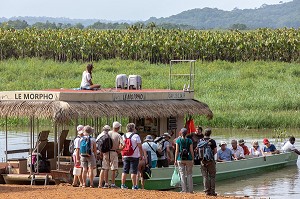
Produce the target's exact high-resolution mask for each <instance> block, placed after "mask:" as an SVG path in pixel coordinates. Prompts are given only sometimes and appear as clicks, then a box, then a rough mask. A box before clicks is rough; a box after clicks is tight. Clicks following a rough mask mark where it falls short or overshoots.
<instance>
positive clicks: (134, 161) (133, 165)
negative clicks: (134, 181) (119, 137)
mask: <svg viewBox="0 0 300 199" xmlns="http://www.w3.org/2000/svg"><path fill="white" fill-rule="evenodd" d="M138 166H139V158H133V157H126V158H124V159H123V173H126V174H129V170H130V173H131V174H137V172H138Z"/></svg>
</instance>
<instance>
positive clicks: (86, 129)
mask: <svg viewBox="0 0 300 199" xmlns="http://www.w3.org/2000/svg"><path fill="white" fill-rule="evenodd" d="M120 128H121V124H120V123H119V122H117V121H115V122H113V124H112V129H111V128H110V126H108V125H105V126H104V127H103V129H102V132H101V133H100V134H99V135H98V136H97V138H96V139H95V138H93V137H92V136H91V135H92V134H93V133H94V129H93V128H92V127H90V126H88V125H87V126H83V125H78V126H77V132H78V136H77V137H76V138H75V139H74V142H73V143H74V152H73V160H74V168H82V172H81V173H80V175H75V176H74V180H73V186H80V187H86V180H87V178H89V181H90V182H93V181H94V176H95V174H96V173H97V170H96V169H97V168H96V167H97V165H96V161H97V160H100V161H101V171H100V175H99V186H98V187H99V188H122V189H128V187H127V186H126V184H125V182H126V177H127V175H128V174H129V173H130V174H131V179H132V189H138V179H139V177H140V178H141V186H142V188H144V178H143V177H142V175H140V174H141V173H142V171H143V170H144V169H145V167H149V168H155V167H168V166H169V163H170V160H171V152H170V142H169V141H168V140H169V139H170V138H171V135H170V134H169V133H164V134H163V135H162V136H161V137H157V138H156V140H154V139H153V137H152V136H151V135H147V136H146V137H145V139H144V143H142V140H141V138H140V136H139V135H138V134H136V128H135V124H134V123H129V124H127V126H126V133H124V134H123V135H121V134H120V132H119V131H120ZM119 154H121V155H122V162H123V173H122V177H121V187H117V186H116V184H115V176H116V171H117V169H118V165H119ZM109 170H111V180H110V182H111V183H110V184H109V180H108V174H109V172H108V171H109ZM90 187H93V183H90Z"/></svg>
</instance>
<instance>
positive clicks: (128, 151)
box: [122, 133, 137, 156]
mask: <svg viewBox="0 0 300 199" xmlns="http://www.w3.org/2000/svg"><path fill="white" fill-rule="evenodd" d="M133 135H134V133H131V135H130V136H129V137H126V133H124V138H125V141H124V142H125V147H124V148H123V150H122V156H132V155H133V153H134V151H135V149H136V147H137V145H136V147H135V148H134V149H133V148H132V142H131V138H132V136H133Z"/></svg>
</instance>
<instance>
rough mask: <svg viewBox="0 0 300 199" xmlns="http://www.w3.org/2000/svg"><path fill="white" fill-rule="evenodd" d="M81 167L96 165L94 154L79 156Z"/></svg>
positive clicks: (93, 166)
mask: <svg viewBox="0 0 300 199" xmlns="http://www.w3.org/2000/svg"><path fill="white" fill-rule="evenodd" d="M80 162H81V167H83V168H87V167H91V168H95V167H96V158H95V156H94V155H91V156H90V157H81V158H80Z"/></svg>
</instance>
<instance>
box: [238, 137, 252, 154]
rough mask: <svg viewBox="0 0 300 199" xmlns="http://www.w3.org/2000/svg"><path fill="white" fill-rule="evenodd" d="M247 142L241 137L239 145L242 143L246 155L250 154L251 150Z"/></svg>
mask: <svg viewBox="0 0 300 199" xmlns="http://www.w3.org/2000/svg"><path fill="white" fill-rule="evenodd" d="M245 143H246V142H245V140H244V139H240V140H239V145H240V147H242V148H243V150H244V155H250V151H249V149H248V147H247V146H246V144H245Z"/></svg>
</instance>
